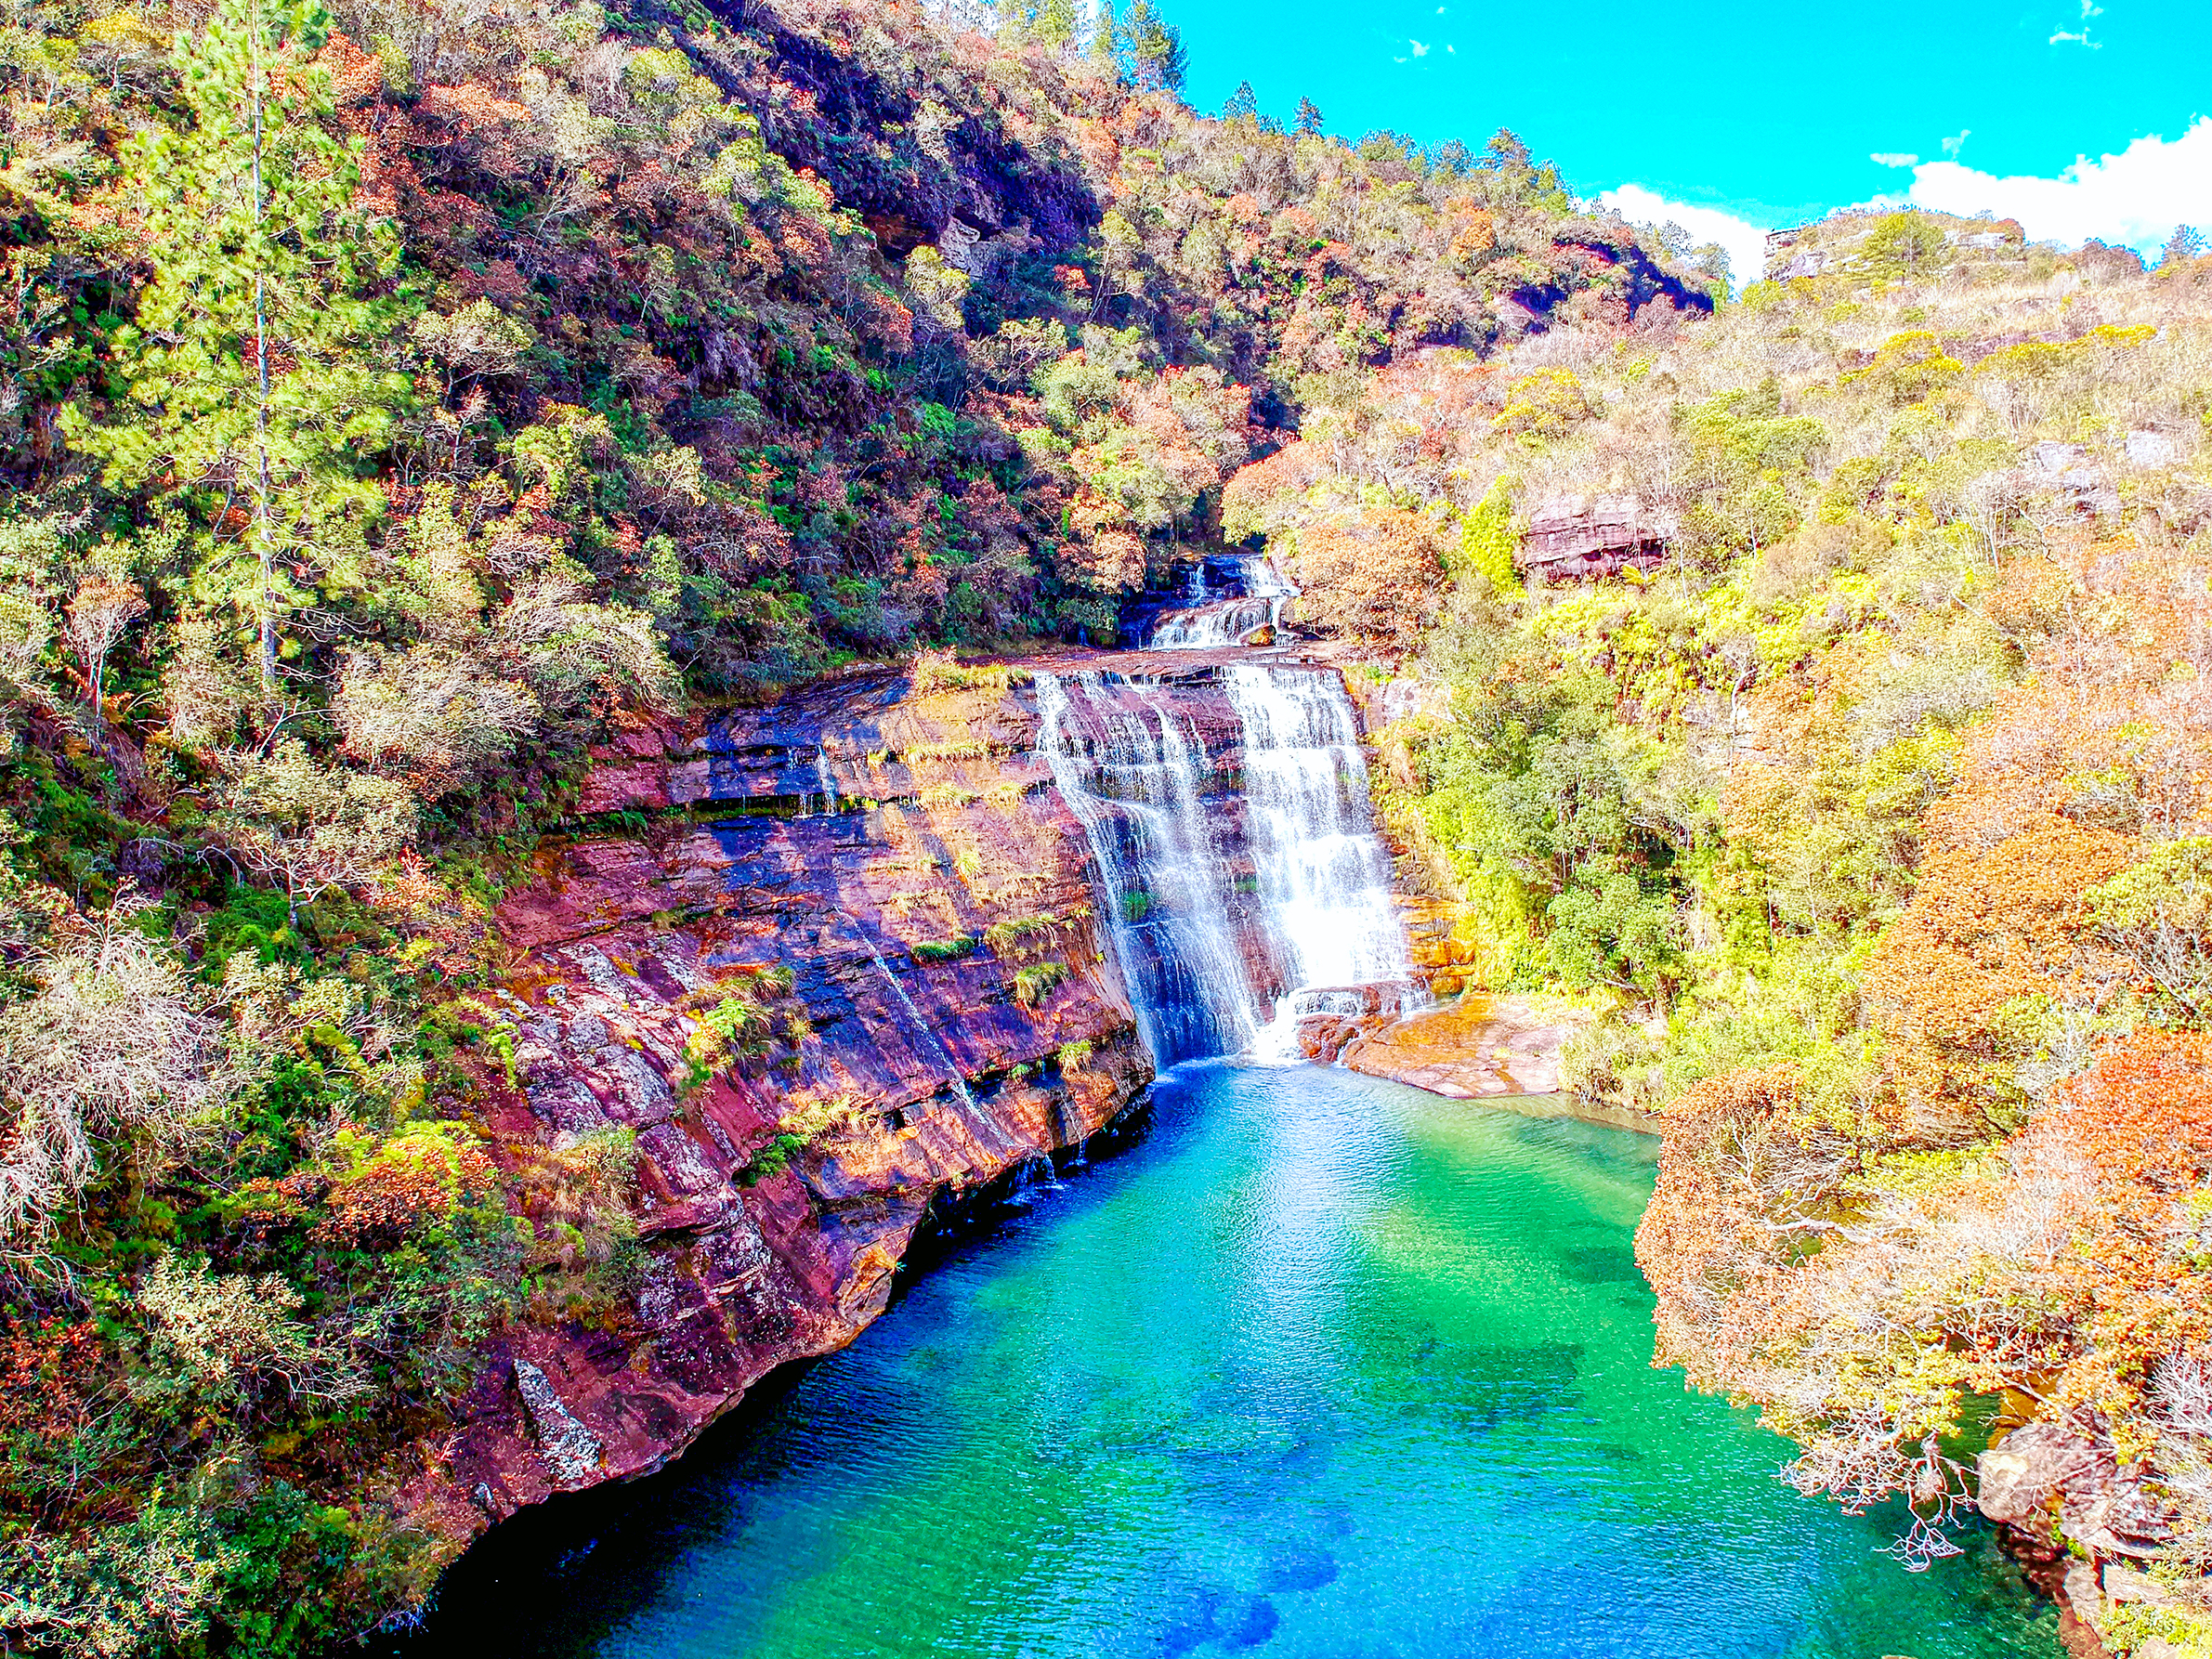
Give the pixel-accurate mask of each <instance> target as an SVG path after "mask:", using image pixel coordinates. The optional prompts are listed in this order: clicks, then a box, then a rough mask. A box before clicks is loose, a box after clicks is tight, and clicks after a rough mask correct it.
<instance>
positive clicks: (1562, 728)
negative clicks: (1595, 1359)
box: [1226, 214, 2212, 1651]
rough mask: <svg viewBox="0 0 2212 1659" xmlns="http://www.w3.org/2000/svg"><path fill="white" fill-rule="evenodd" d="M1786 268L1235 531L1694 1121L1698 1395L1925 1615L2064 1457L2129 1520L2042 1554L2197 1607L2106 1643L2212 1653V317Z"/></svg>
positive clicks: (2172, 266)
mask: <svg viewBox="0 0 2212 1659" xmlns="http://www.w3.org/2000/svg"><path fill="white" fill-rule="evenodd" d="M1786 257H1787V260H1788V262H1789V264H1788V266H1786V267H1785V268H1801V269H1810V270H1811V272H1812V273H1813V274H1809V275H1801V276H1798V277H1795V278H1790V279H1788V280H1785V281H1766V282H1760V283H1757V284H1754V285H1752V286H1751V287H1749V288H1748V289H1747V291H1746V293H1745V294H1743V296H1742V298H1741V301H1740V303H1738V304H1735V305H1733V306H1730V307H1726V309H1725V310H1724V312H1723V314H1722V315H1721V316H1720V317H1719V318H1717V319H1716V320H1713V321H1712V322H1711V323H1709V324H1706V325H1703V326H1699V327H1696V328H1694V329H1677V330H1672V331H1669V332H1666V333H1658V332H1638V331H1628V332H1622V331H1618V330H1601V329H1591V328H1586V327H1580V328H1562V329H1557V330H1554V331H1552V332H1551V333H1546V334H1544V335H1541V336H1539V337H1537V338H1535V339H1531V340H1529V341H1527V342H1525V343H1524V344H1523V345H1521V346H1519V347H1517V348H1516V349H1514V350H1513V351H1512V352H1510V353H1507V354H1502V355H1500V356H1499V357H1498V358H1496V359H1491V360H1488V361H1477V360H1473V359H1458V358H1453V357H1450V356H1443V355H1440V356H1437V357H1433V358H1431V359H1423V360H1420V361H1418V362H1401V363H1397V364H1394V365H1393V366H1391V367H1390V368H1388V369H1386V370H1384V371H1383V372H1381V373H1380V374H1379V375H1377V376H1376V377H1375V378H1374V379H1373V380H1372V381H1371V382H1369V383H1368V385H1366V386H1365V387H1364V388H1362V390H1361V392H1360V394H1359V395H1358V396H1357V397H1355V398H1350V399H1341V400H1337V401H1333V402H1329V403H1326V404H1322V405H1317V406H1316V407H1315V408H1314V409H1313V410H1311V411H1308V413H1307V415H1306V418H1305V420H1304V423H1303V425H1302V438H1301V441H1299V442H1298V443H1295V444H1292V445H1289V446H1288V447H1286V448H1285V449H1283V450H1282V451H1279V452H1278V453H1276V455H1275V456H1274V457H1272V458H1270V459H1269V460H1267V461H1265V462H1263V463H1262V464H1259V465H1257V466H1254V467H1250V468H1248V469H1247V470H1246V471H1245V472H1243V473H1242V474H1240V475H1239V476H1238V477H1237V478H1236V479H1235V480H1233V482H1232V484H1231V486H1230V488H1229V490H1228V499H1227V506H1226V513H1227V516H1228V517H1229V519H1230V521H1231V523H1232V527H1233V528H1237V529H1241V528H1244V527H1246V526H1250V527H1254V528H1257V529H1262V530H1264V531H1265V532H1266V533H1267V534H1268V536H1269V538H1270V544H1271V545H1272V546H1273V547H1275V548H1276V551H1277V552H1278V554H1280V555H1282V556H1283V558H1284V559H1285V561H1286V562H1287V563H1288V564H1289V567H1290V568H1293V569H1294V570H1295V571H1296V572H1297V574H1298V575H1299V577H1300V579H1301V580H1302V581H1304V582H1306V583H1307V584H1308V586H1309V591H1310V594H1311V598H1310V603H1311V604H1312V605H1313V607H1315V615H1316V616H1317V617H1318V618H1320V619H1321V620H1326V621H1329V622H1332V623H1334V624H1335V625H1337V626H1339V627H1342V628H1343V629H1346V630H1347V631H1351V632H1355V633H1357V634H1362V635H1365V636H1366V637H1368V638H1369V639H1370V640H1372V641H1373V642H1374V644H1375V646H1376V647H1378V649H1379V650H1381V651H1383V652H1386V653H1388V654H1389V655H1390V656H1392V657H1393V658H1395V657H1396V656H1398V655H1399V654H1402V653H1408V652H1410V653H1413V658H1412V666H1411V668H1410V670H1409V671H1408V683H1407V686H1405V687H1404V689H1403V694H1402V697H1403V700H1401V701H1400V702H1399V703H1398V705H1397V706H1399V707H1400V708H1406V709H1408V710H1409V712H1407V713H1406V714H1405V715H1404V717H1403V718H1401V719H1400V720H1399V721H1398V722H1397V723H1396V724H1395V725H1394V726H1393V727H1392V728H1391V730H1390V731H1389V733H1388V734H1386V738H1385V743H1386V748H1387V750H1388V751H1389V753H1390V755H1391V757H1392V759H1393V762H1394V772H1393V774H1392V775H1388V776H1385V777H1383V779H1382V782H1381V790H1380V794H1381V805H1382V807H1383V809H1384V810H1385V812H1386V813H1387V815H1388V816H1390V818H1391V820H1392V821H1393V822H1394V824H1395V826H1396V827H1397V829H1398V830H1399V832H1400V833H1401V835H1402V836H1403V837H1404V838H1405V840H1406V841H1407V843H1408V844H1409V846H1410V847H1411V849H1412V850H1413V851H1414V853H1415V854H1416V856H1417V857H1418V858H1419V859H1420V862H1421V863H1422V864H1423V865H1424V866H1425V868H1426V869H1427V870H1428V872H1429V879H1430V881H1431V882H1432V883H1433V886H1434V887H1435V889H1436V890H1437V891H1438V892H1439V894H1441V895H1444V897H1445V898H1446V900H1447V901H1448V902H1449V903H1450V904H1451V905H1452V906H1453V907H1454V908H1455V909H1456V914H1457V917H1458V922H1459V925H1458V933H1457V946H1458V948H1457V950H1456V954H1457V956H1458V957H1459V968H1458V969H1457V972H1458V973H1461V974H1463V975H1464V976H1465V977H1466V978H1467V979H1468V980H1469V981H1470V982H1472V983H1475V984H1481V985H1486V986H1494V987H1500V988H1502V987H1512V986H1523V987H1532V986H1551V987H1554V988H1561V987H1564V988H1568V989H1579V990H1581V991H1584V992H1586V993H1589V994H1590V995H1591V996H1592V997H1593V999H1596V1000H1597V1002H1598V1004H1599V1006H1601V1007H1605V1008H1609V1009H1611V1010H1612V1012H1610V1013H1609V1014H1608V1015H1607V1016H1606V1017H1604V1018H1603V1019H1601V1020H1600V1021H1599V1022H1598V1023H1597V1024H1596V1025H1595V1026H1594V1027H1593V1030H1592V1032H1591V1035H1590V1037H1589V1038H1587V1039H1584V1040H1583V1042H1582V1043H1581V1044H1580V1046H1579V1050H1578V1052H1576V1053H1574V1054H1572V1055H1571V1056H1570V1060H1571V1063H1572V1065H1571V1069H1572V1070H1573V1071H1574V1073H1575V1075H1576V1078H1577V1081H1578V1084H1579V1087H1580V1088H1581V1089H1582V1091H1584V1092H1585V1094H1586V1095H1588V1096H1589V1097H1590V1098H1591V1099H1593V1100H1601V1101H1604V1102H1608V1103H1612V1104H1627V1105H1631V1106H1637V1107H1642V1108H1645V1109H1656V1110H1657V1111H1658V1112H1659V1113H1660V1114H1661V1117H1660V1119H1659V1123H1660V1127H1661V1128H1662V1129H1663V1130H1664V1133H1665V1135H1666V1149H1665V1154H1664V1158H1663V1161H1662V1164H1661V1172H1660V1180H1659V1185H1658V1191H1657V1195H1656V1198H1655V1201H1654V1203H1653V1206H1652V1208H1651V1211H1650V1214H1649V1215H1648V1217H1647V1218H1646V1220H1645V1221H1644V1224H1643V1231H1642V1234H1641V1235H1640V1256H1641V1260H1642V1261H1643V1266H1644V1269H1645V1271H1646V1273H1647V1274H1648V1275H1649V1276H1650V1278H1651V1280H1652V1282H1653V1284H1654V1285H1655V1287H1656V1288H1657V1291H1658V1294H1659V1358H1660V1360H1661V1362H1662V1363H1666V1364H1672V1365H1683V1366H1685V1367H1686V1368H1687V1370H1688V1373H1689V1375H1690V1377H1691V1378H1692V1380H1693V1381H1694V1382H1695V1383H1697V1384H1698V1385H1700V1386H1704V1387H1708V1388H1715V1389H1721V1390H1725V1391H1729V1392H1730V1393H1732V1394H1734V1395H1736V1396H1738V1397H1740V1398H1743V1399H1745V1400H1747V1401H1751V1402H1756V1403H1757V1404H1760V1406H1762V1407H1763V1408H1764V1410H1765V1412H1766V1414H1767V1417H1768V1419H1769V1420H1770V1421H1771V1422H1773V1423H1774V1425H1775V1426H1776V1427H1778V1428H1780V1429H1782V1430H1784V1431H1786V1432H1787V1433H1789V1434H1791V1435H1792V1436H1794V1437H1795V1438H1796V1439H1797V1440H1798V1441H1799V1442H1800V1443H1801V1445H1802V1446H1803V1448H1804V1456H1803V1457H1802V1459H1801V1460H1800V1462H1798V1463H1797V1464H1796V1465H1795V1466H1794V1468H1793V1470H1792V1471H1791V1472H1792V1478H1793V1479H1795V1480H1796V1481H1797V1482H1798V1483H1800V1485H1801V1486H1802V1487H1803V1488H1804V1489H1805V1490H1806V1491H1808V1492H1825V1493H1827V1494H1830V1495H1832V1496H1835V1497H1836V1498H1838V1499H1839V1500H1840V1501H1842V1502H1843V1503H1844V1504H1846V1505H1847V1506H1849V1507H1851V1508H1853V1509H1859V1508H1863V1507H1865V1506H1869V1505H1872V1504H1875V1503H1878V1502H1881V1501H1883V1500H1885V1499H1889V1498H1892V1497H1902V1498H1904V1499H1907V1500H1909V1501H1910V1503H1911V1504H1912V1505H1913V1507H1914V1514H1915V1524H1913V1525H1912V1527H1911V1529H1910V1532H1909V1534H1908V1535H1907V1536H1906V1537H1904V1539H1903V1540H1901V1544H1900V1553H1901V1554H1902V1555H1903V1556H1904V1558H1905V1559H1906V1560H1907V1561H1911V1562H1913V1563H1916V1564H1923V1563H1925V1561H1927V1560H1928V1559H1929V1558H1930V1557H1931V1556H1932V1555H1937V1554H1941V1553H1944V1552H1945V1551H1946V1550H1948V1549H1949V1548H1951V1546H1950V1545H1949V1543H1948V1540H1947V1538H1946V1537H1945V1528H1946V1526H1948V1525H1949V1524H1950V1523H1951V1522H1954V1521H1955V1520H1956V1519H1957V1516H1958V1514H1959V1513H1960V1511H1961V1509H1962V1507H1963V1506H1965V1505H1967V1504H1968V1503H1969V1502H1970V1496H1971V1493H1972V1483H1971V1479H1970V1475H1971V1453H1972V1449H1973V1447H1974V1445H1975V1444H1977V1443H1978V1442H1979V1438H1980V1437H1981V1436H1983V1435H1985V1434H1987V1433H1988V1432H1990V1431H1992V1430H2002V1429H2003V1428H2004V1427H2006V1426H2007V1425H2009V1424H2012V1423H2017V1422H2020V1421H2022V1419H2025V1418H2030V1417H2035V1418H2040V1419H2042V1420H2043V1422H2044V1423H2045V1424H2047V1425H2050V1426H2054V1427H2055V1428H2056V1429H2057V1430H2059V1431H2060V1432H2061V1437H2071V1439H2072V1441H2073V1443H2075V1444H2076V1445H2077V1446H2078V1447H2079V1448H2080V1451H2081V1457H2080V1459H2079V1462H2080V1465H2081V1468H2082V1469H2083V1470H2102V1471H2103V1472H2102V1473H2101V1474H2100V1475H2095V1476H2093V1477H2092V1476H2089V1475H2084V1476H2082V1478H2081V1479H2080V1480H2079V1481H2077V1482H2076V1483H2075V1486H2074V1487H2071V1488H2062V1489H2053V1488H2050V1487H2048V1486H2047V1487H2046V1488H2044V1489H2043V1494H2042V1495H2039V1496H2036V1497H2035V1499H2034V1505H2042V1504H2043V1503H2044V1502H2045V1497H2046V1496H2048V1512H2046V1511H2045V1510H2043V1509H2036V1513H2037V1514H2042V1515H2044V1517H2045V1522H2046V1523H2048V1522H2057V1523H2058V1524H2060V1526H2061V1529H2062V1530H2063V1531H2064V1533H2065V1535H2066V1539H2067V1540H2068V1541H2069V1542H2070V1543H2071V1545H2072V1547H2073V1548H2075V1550H2076V1551H2077V1552H2079V1553H2083V1554H2086V1555H2088V1557H2090V1558H2091V1559H2092V1560H2093V1561H2107V1560H2115V1559H2117V1560H2123V1561H2125V1560H2146V1559H2147V1560H2150V1561H2155V1562H2157V1563H2159V1565H2158V1572H2159V1574H2161V1575H2162V1576H2166V1577H2170V1578H2171V1580H2172V1583H2171V1584H2170V1585H2169V1586H2168V1587H2166V1588H2164V1589H2161V1590H2159V1591H2157V1592H2156V1594H2157V1596H2158V1597H2160V1598H2163V1599H2164V1600H2166V1601H2167V1602H2169V1603H2170V1605H2165V1606H2161V1607H2157V1608H2143V1609H2139V1610H2138V1611H2136V1612H2135V1613H2130V1614H2129V1615H2127V1618H2126V1619H2120V1620H2116V1621H2114V1622H2113V1624H2112V1628H2111V1629H2110V1630H2109V1631H2108V1632H2107V1634H2108V1636H2109V1637H2110V1638H2111V1639H2113V1640H2114V1642H2118V1643H2126V1642H2127V1641H2131V1640H2141V1639H2149V1638H2150V1637H2152V1636H2154V1635H2156V1636H2162V1637H2164V1638H2166V1639H2171V1640H2175V1641H2180V1640H2184V1639H2193V1640H2196V1641H2198V1642H2204V1641H2205V1640H2206V1639H2208V1637H2212V1597H2208V1596H2207V1595H2206V1594H2205V1580H2204V1579H2203V1577H2202V1576H2201V1574H2202V1573H2203V1570H2204V1566H2205V1560H2206V1550H2207V1548H2208V1547H2212V1546H2208V1544H2207V1539H2212V1531H2207V1527H2208V1525H2212V1509H2207V1508H2206V1496H2205V1494H2206V1488H2205V1476H2204V1470H2205V1456H2206V1452H2207V1449H2208V1448H2207V1441H2206V1432H2207V1429H2208V1427H2212V1424H2208V1423H2207V1419H2206V1418H2205V1415H2204V1400H2205V1386H2206V1385H2205V1378H2206V1371H2205V1365H2206V1363H2207V1362H2206V1350H2205V1344H2206V1342H2207V1340H2212V1280H2208V1279H2207V1278H2206V1276H2205V1257H2204V1253H2203V1250H2202V1249H2201V1248H2200V1234H2201V1232H2202V1225H2203V1216H2204V1213H2205V1208H2206V1206H2207V1204H2208V1203H2212V1142H2208V1141H2207V1140H2206V1130H2205V1124H2204V1122H2203V1121H2202V1118H2203V1111H2202V1106H2203V1102H2202V1100H2201V1098H2200V1097H2201V1096H2202V1095H2203V1092H2204V1087H2203V1085H2204V1076H2205V1061H2206V1058H2207V1055H2206V1052H2205V1036H2204V1033H2205V1026H2206V1020H2207V1016H2208V1015H2212V1008H2208V1007H2207V1005H2206V998H2205V991H2206V962H2207V961H2208V960H2212V954H2208V953H2212V934H2207V932H2206V921H2207V918H2206V908H2205V890H2206V881H2207V873H2206V865H2205V856H2206V847H2207V845H2208V844H2212V843H2207V842H2206V840H2205V837H2206V835H2207V833H2208V831H2212V819H2208V816H2207V813H2208V808H2212V802H2208V801H2207V798H2206V793H2205V789H2206V779H2207V775H2208V772H2207V762H2208V759H2212V702H2208V701H2207V697H2206V690H2205V687H2206V686H2207V684H2208V676H2212V657H2207V655H2206V641H2207V639H2212V634H2208V633H2207V629H2208V627H2212V590H2208V587H2207V582H2208V581H2212V542H2207V533H2208V527H2212V473H2208V472H2207V471H2206V470H2205V457H2206V455H2207V454H2208V453H2212V448H2208V443H2212V425H2207V422H2208V420H2212V326H2208V325H2207V323H2206V320H2205V319H2206V316H2207V307H2206V301H2207V296H2208V295H2212V262H2208V261H2205V260H2203V259H2201V258H2192V257H2189V256H2188V255H2187V250H2186V249H2185V248H2184V249H2182V250H2181V251H2180V252H2179V254H2177V255H2176V256H2175V257H2173V258H2170V259H2169V260H2168V261H2167V262H2166V264H2165V265H2164V266H2163V267H2162V268H2159V269H2157V270H2155V271H2153V272H2150V273H2145V272H2144V271H2143V270H2142V269H2141V268H2140V262H2138V261H2137V260H2136V259H2135V258H2134V257H2133V256H2132V255H2123V254H2115V253H2114V252H2113V251H2112V250H2109V249H2103V248H2100V247H2097V246H2094V245H2092V246H2090V247H2088V248H2086V249H2083V250H2080V251H2079V252H2077V253H2075V254H2073V255H2062V254H2061V252H2060V251H2059V250H2055V249H2050V248H2038V247H2030V246H2026V245H2024V244H2023V242H2022V239H2021V238H2020V236H2019V235H2018V234H2017V230H2016V229H2015V228H2011V227H2008V226H2003V225H1992V224H1989V223H1987V222H1976V221H1957V220H1945V219H1940V218H1935V217H1931V216H1920V215H1911V214H1901V215H1893V216H1858V217H1855V218H1854V217H1846V218H1842V219H1839V220H1835V221H1831V222H1828V223H1826V224H1824V225H1823V226H1820V227H1817V228H1815V229H1813V230H1812V231H1810V232H1808V233H1806V234H1805V235H1804V236H1802V237H1800V241H1799V243H1798V245H1797V247H1796V248H1795V249H1794V250H1791V251H1789V252H1788V253H1787V255H1786ZM1593 547H1594V548H1597V549H1600V550H1601V551H1602V561H1601V563H1602V569H1603V571H1604V572H1606V573H1609V574H1610V578H1611V579H1610V580H1605V581H1597V582H1590V583H1583V582H1578V581H1577V582H1572V583H1568V582H1553V583H1550V584H1547V582H1546V581H1545V580H1544V578H1545V574H1546V572H1547V570H1552V569H1558V568H1569V569H1571V568H1574V567H1575V565H1576V563H1577V559H1579V558H1580V557H1581V555H1578V554H1575V553H1574V550H1575V549H1577V548H1579V549H1583V550H1585V551H1587V550H1589V549H1590V548H1593ZM1570 555H1572V556H1570ZM1585 562H1586V561H1585ZM1302 603H1307V601H1302ZM1421 607H1426V608H1427V612H1428V614H1430V615H1433V617H1434V618H1435V621H1434V623H1433V627H1430V628H1428V629H1426V630H1425V631H1422V630H1420V629H1418V628H1417V627H1416V626H1415V624H1414V619H1415V618H1417V617H1418V616H1419V614H1420V610H1421ZM2092 1491H2094V1494H2095V1495H2097V1501H2096V1502H2095V1503H2094V1504H2092V1503H2091V1501H2090V1499H2091V1496H2092ZM2191 1651H2196V1650H2194V1649H2192V1650H2191Z"/></svg>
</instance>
